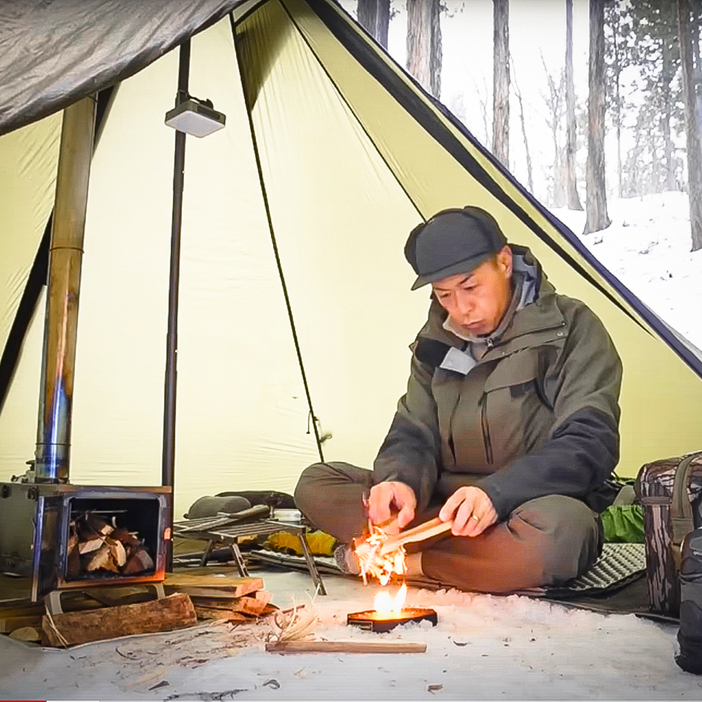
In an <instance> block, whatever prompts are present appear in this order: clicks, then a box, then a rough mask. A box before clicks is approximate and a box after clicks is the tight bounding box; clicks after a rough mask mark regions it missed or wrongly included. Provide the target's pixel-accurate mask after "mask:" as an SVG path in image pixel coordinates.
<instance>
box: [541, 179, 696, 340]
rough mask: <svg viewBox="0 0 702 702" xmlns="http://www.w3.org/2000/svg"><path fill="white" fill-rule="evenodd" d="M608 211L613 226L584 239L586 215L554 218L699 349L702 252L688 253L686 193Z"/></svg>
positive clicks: (615, 205) (615, 204)
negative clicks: (575, 235)
mask: <svg viewBox="0 0 702 702" xmlns="http://www.w3.org/2000/svg"><path fill="white" fill-rule="evenodd" d="M608 210H609V216H610V219H611V220H612V224H611V225H610V226H609V227H607V229H604V230H603V231H599V232H594V233H592V234H587V235H583V234H582V231H583V227H584V225H585V213H584V212H575V211H572V210H568V209H564V208H563V209H555V210H553V213H554V214H555V215H556V216H557V217H558V218H559V219H560V220H561V221H562V222H564V223H565V224H566V225H567V226H568V227H569V228H570V229H572V230H573V232H574V233H575V234H577V235H578V236H579V237H580V240H581V241H582V242H583V243H584V244H585V246H587V248H588V249H589V250H590V251H591V252H592V253H593V254H594V255H595V256H596V257H597V258H598V260H599V261H600V262H601V263H603V264H604V265H605V266H606V267H607V268H608V269H609V270H610V271H611V272H612V273H613V274H614V275H615V276H616V277H617V278H619V280H621V281H622V282H623V283H624V285H626V286H627V287H628V288H629V289H630V290H631V291H632V292H633V293H634V294H635V295H636V296H637V297H638V298H640V299H641V300H642V301H643V302H644V303H645V304H646V305H648V307H650V308H651V309H652V310H653V311H654V312H656V314H657V315H658V316H659V317H661V318H662V319H663V320H664V321H665V322H667V324H668V325H669V326H671V327H673V329H675V330H676V331H677V332H678V333H679V334H681V335H682V336H684V337H685V338H686V339H687V340H688V341H689V342H690V343H692V344H693V345H694V346H696V347H697V348H702V323H701V322H700V315H699V310H700V309H702V284H701V283H700V281H702V250H701V251H695V252H692V251H691V247H692V240H691V234H690V215H689V204H688V198H687V194H686V193H681V192H668V193H660V194H656V195H647V196H645V197H637V198H630V199H615V200H611V201H610V202H609V203H608Z"/></svg>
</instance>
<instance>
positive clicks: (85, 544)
mask: <svg viewBox="0 0 702 702" xmlns="http://www.w3.org/2000/svg"><path fill="white" fill-rule="evenodd" d="M104 543H105V539H104V537H102V536H99V535H98V534H92V535H91V538H90V539H88V540H87V541H81V542H80V543H79V544H78V551H79V553H80V554H81V556H84V555H85V554H86V553H92V552H93V551H97V550H98V549H99V548H102V546H103V544H104Z"/></svg>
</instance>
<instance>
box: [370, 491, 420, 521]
mask: <svg viewBox="0 0 702 702" xmlns="http://www.w3.org/2000/svg"><path fill="white" fill-rule="evenodd" d="M416 508H417V498H416V497H415V494H414V490H412V488H411V487H410V486H409V485H406V484H405V483H400V482H393V481H389V482H386V483H378V484H377V485H374V486H373V487H372V488H371V491H370V497H369V498H368V518H369V519H370V520H371V523H372V524H383V523H384V522H387V521H389V520H390V518H391V517H396V524H397V529H398V530H399V529H404V528H405V527H406V526H407V525H408V524H409V523H410V522H411V521H412V520H413V519H414V510H415V509H416Z"/></svg>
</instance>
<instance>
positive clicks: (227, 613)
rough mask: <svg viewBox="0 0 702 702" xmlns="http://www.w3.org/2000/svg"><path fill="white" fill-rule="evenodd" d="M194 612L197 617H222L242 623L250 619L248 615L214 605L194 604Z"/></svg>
mask: <svg viewBox="0 0 702 702" xmlns="http://www.w3.org/2000/svg"><path fill="white" fill-rule="evenodd" d="M195 614H197V618H198V619H223V620H225V621H228V622H236V623H237V624H243V623H245V622H248V621H251V620H250V619H249V617H247V616H246V615H245V614H242V613H241V612H233V611H232V610H231V609H219V608H215V607H203V606H201V605H198V604H195Z"/></svg>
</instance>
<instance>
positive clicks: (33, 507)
mask: <svg viewBox="0 0 702 702" xmlns="http://www.w3.org/2000/svg"><path fill="white" fill-rule="evenodd" d="M84 514H95V515H99V516H100V517H101V518H102V519H104V520H105V521H107V522H111V523H112V524H114V525H115V526H116V527H118V528H123V529H126V530H128V531H130V532H136V533H137V534H138V538H139V539H140V540H141V541H142V542H143V546H144V548H145V549H146V551H147V552H148V553H149V555H150V557H151V559H152V560H153V568H149V569H148V570H146V571H144V572H142V573H139V574H133V575H123V574H120V573H113V572H110V571H106V570H95V571H92V572H81V573H80V574H78V575H75V574H74V575H71V574H70V573H69V568H68V542H69V534H70V525H71V522H72V521H74V520H76V519H77V518H78V517H79V516H80V515H84ZM170 515H171V489H170V487H137V488H123V487H102V486H82V485H71V484H69V483H17V482H14V483H0V570H1V571H3V572H8V573H13V574H15V575H20V576H26V577H31V593H32V599H33V600H34V601H38V600H39V599H40V598H42V597H43V596H44V595H45V594H47V593H48V592H50V591H52V590H60V589H67V588H86V587H90V586H96V585H108V584H109V585H116V584H119V585H123V584H131V583H147V582H160V581H162V580H163V579H164V577H165V569H166V561H167V554H168V547H169V542H170V539H171V528H170Z"/></svg>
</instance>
